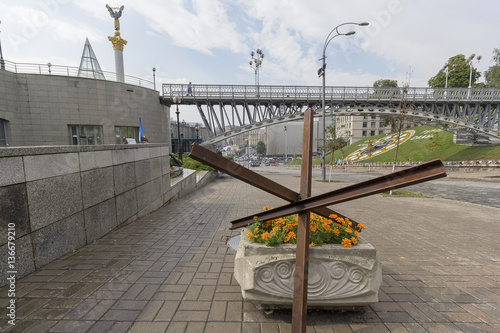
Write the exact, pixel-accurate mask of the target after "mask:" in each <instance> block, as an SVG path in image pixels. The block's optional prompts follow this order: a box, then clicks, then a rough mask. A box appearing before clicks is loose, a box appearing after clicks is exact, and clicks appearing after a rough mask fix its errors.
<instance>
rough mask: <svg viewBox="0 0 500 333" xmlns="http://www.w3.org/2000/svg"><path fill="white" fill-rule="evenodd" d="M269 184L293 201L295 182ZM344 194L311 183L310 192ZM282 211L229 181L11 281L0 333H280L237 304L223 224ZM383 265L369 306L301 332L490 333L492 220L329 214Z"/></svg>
mask: <svg viewBox="0 0 500 333" xmlns="http://www.w3.org/2000/svg"><path fill="white" fill-rule="evenodd" d="M266 176H269V177H270V178H273V179H274V180H276V181H278V182H280V183H282V184H284V185H286V186H289V187H291V188H294V189H295V190H298V186H299V178H297V177H293V176H287V175H283V174H278V173H271V174H266ZM342 186H345V184H339V183H321V182H314V183H313V192H315V193H321V192H324V191H327V190H331V189H335V188H339V187H342ZM283 203H284V202H283V201H282V200H280V199H277V198H275V197H273V196H271V195H269V194H266V193H264V192H262V191H260V190H257V189H255V188H252V187H250V186H248V185H246V184H243V183H242V182H240V181H237V180H234V179H232V178H230V177H228V176H222V177H220V178H218V179H216V180H215V181H213V182H212V183H210V184H208V185H207V186H205V187H204V188H202V189H201V190H199V191H197V192H196V193H192V194H190V195H189V196H187V197H185V198H183V199H180V200H178V201H176V202H174V203H171V204H169V205H166V206H164V207H162V208H160V209H159V210H157V211H156V212H154V213H152V214H150V215H148V216H146V217H144V218H142V219H140V220H138V221H135V222H133V223H131V224H128V225H126V226H124V227H122V228H120V229H117V230H115V231H113V232H111V233H109V234H108V235H106V236H105V237H103V238H102V239H100V240H97V241H96V242H94V243H92V244H90V245H87V246H85V247H83V248H81V249H79V250H76V251H75V252H73V253H70V254H68V255H66V256H64V257H63V258H60V259H58V260H56V261H54V262H52V263H50V264H48V265H46V266H44V267H43V268H42V269H40V270H38V271H37V272H35V273H33V274H31V275H29V276H26V277H25V278H22V279H20V280H18V281H17V286H16V287H17V293H16V296H17V311H16V315H17V320H16V326H15V327H12V326H10V325H8V323H7V320H6V306H7V304H8V301H9V299H8V298H7V297H6V296H7V287H3V288H1V289H0V306H1V309H0V316H1V317H0V318H1V324H0V331H2V332H148V333H154V332H227V333H229V332H231V333H232V332H265V333H268V332H289V331H290V319H291V316H290V313H289V312H287V311H275V312H274V313H271V314H266V313H264V312H261V311H258V310H257V309H256V308H255V307H254V306H253V305H251V304H249V303H244V302H243V301H242V298H241V293H240V289H239V286H238V284H237V282H236V281H235V280H234V278H233V274H232V271H233V262H234V254H235V252H234V251H233V250H231V249H229V248H228V247H227V246H226V241H227V239H228V238H229V237H231V236H233V235H236V234H237V233H238V231H230V230H229V229H228V225H229V224H228V221H229V220H231V219H233V218H236V217H241V216H245V215H249V214H252V213H253V212H258V211H260V210H261V209H262V207H263V206H265V205H271V206H277V205H280V204H283ZM334 208H335V209H338V210H339V211H341V212H342V213H344V214H346V215H348V216H350V217H352V218H353V219H355V220H357V221H360V222H363V223H364V224H365V225H366V226H367V227H368V229H367V230H366V231H364V232H363V236H364V237H365V238H366V239H367V240H368V241H369V242H371V243H372V244H373V245H374V246H375V247H376V248H377V251H378V257H379V260H380V261H381V262H382V265H383V284H382V286H381V289H380V302H379V303H377V304H375V305H373V306H370V307H365V308H361V309H359V310H357V311H347V312H342V311H334V312H333V311H330V312H328V311H312V312H310V313H309V320H308V332H317V333H323V332H499V331H500V239H499V238H498V235H499V234H500V223H499V222H500V218H499V216H500V214H499V213H500V209H498V208H492V207H485V206H481V205H475V204H467V203H463V202H456V201H451V200H445V199H433V198H394V197H382V196H374V197H369V198H363V199H360V200H357V201H356V202H352V203H343V204H340V205H338V206H336V207H334Z"/></svg>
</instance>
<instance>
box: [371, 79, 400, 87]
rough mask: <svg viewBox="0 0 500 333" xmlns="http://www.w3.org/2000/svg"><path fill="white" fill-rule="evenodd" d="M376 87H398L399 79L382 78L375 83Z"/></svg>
mask: <svg viewBox="0 0 500 333" xmlns="http://www.w3.org/2000/svg"><path fill="white" fill-rule="evenodd" d="M373 87H374V88H397V87H398V80H390V79H380V80H377V81H375V82H374V83H373Z"/></svg>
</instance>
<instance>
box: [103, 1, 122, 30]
mask: <svg viewBox="0 0 500 333" xmlns="http://www.w3.org/2000/svg"><path fill="white" fill-rule="evenodd" d="M106 8H107V9H108V11H109V15H111V17H112V18H114V19H115V36H120V21H119V20H118V19H119V18H120V17H121V16H122V12H123V9H124V8H125V6H121V7H120V8H118V7H110V6H109V5H106ZM115 10H117V11H115Z"/></svg>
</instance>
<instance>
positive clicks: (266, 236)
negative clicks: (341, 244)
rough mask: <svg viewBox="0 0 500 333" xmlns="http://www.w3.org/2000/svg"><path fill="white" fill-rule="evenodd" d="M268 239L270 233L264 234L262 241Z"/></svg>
mask: <svg viewBox="0 0 500 333" xmlns="http://www.w3.org/2000/svg"><path fill="white" fill-rule="evenodd" d="M268 238H269V233H268V232H265V233H263V234H262V239H268ZM353 238H354V237H353Z"/></svg>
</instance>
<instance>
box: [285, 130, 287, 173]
mask: <svg viewBox="0 0 500 333" xmlns="http://www.w3.org/2000/svg"><path fill="white" fill-rule="evenodd" d="M287 159H288V132H287V130H286V126H285V164H286V161H287Z"/></svg>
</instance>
